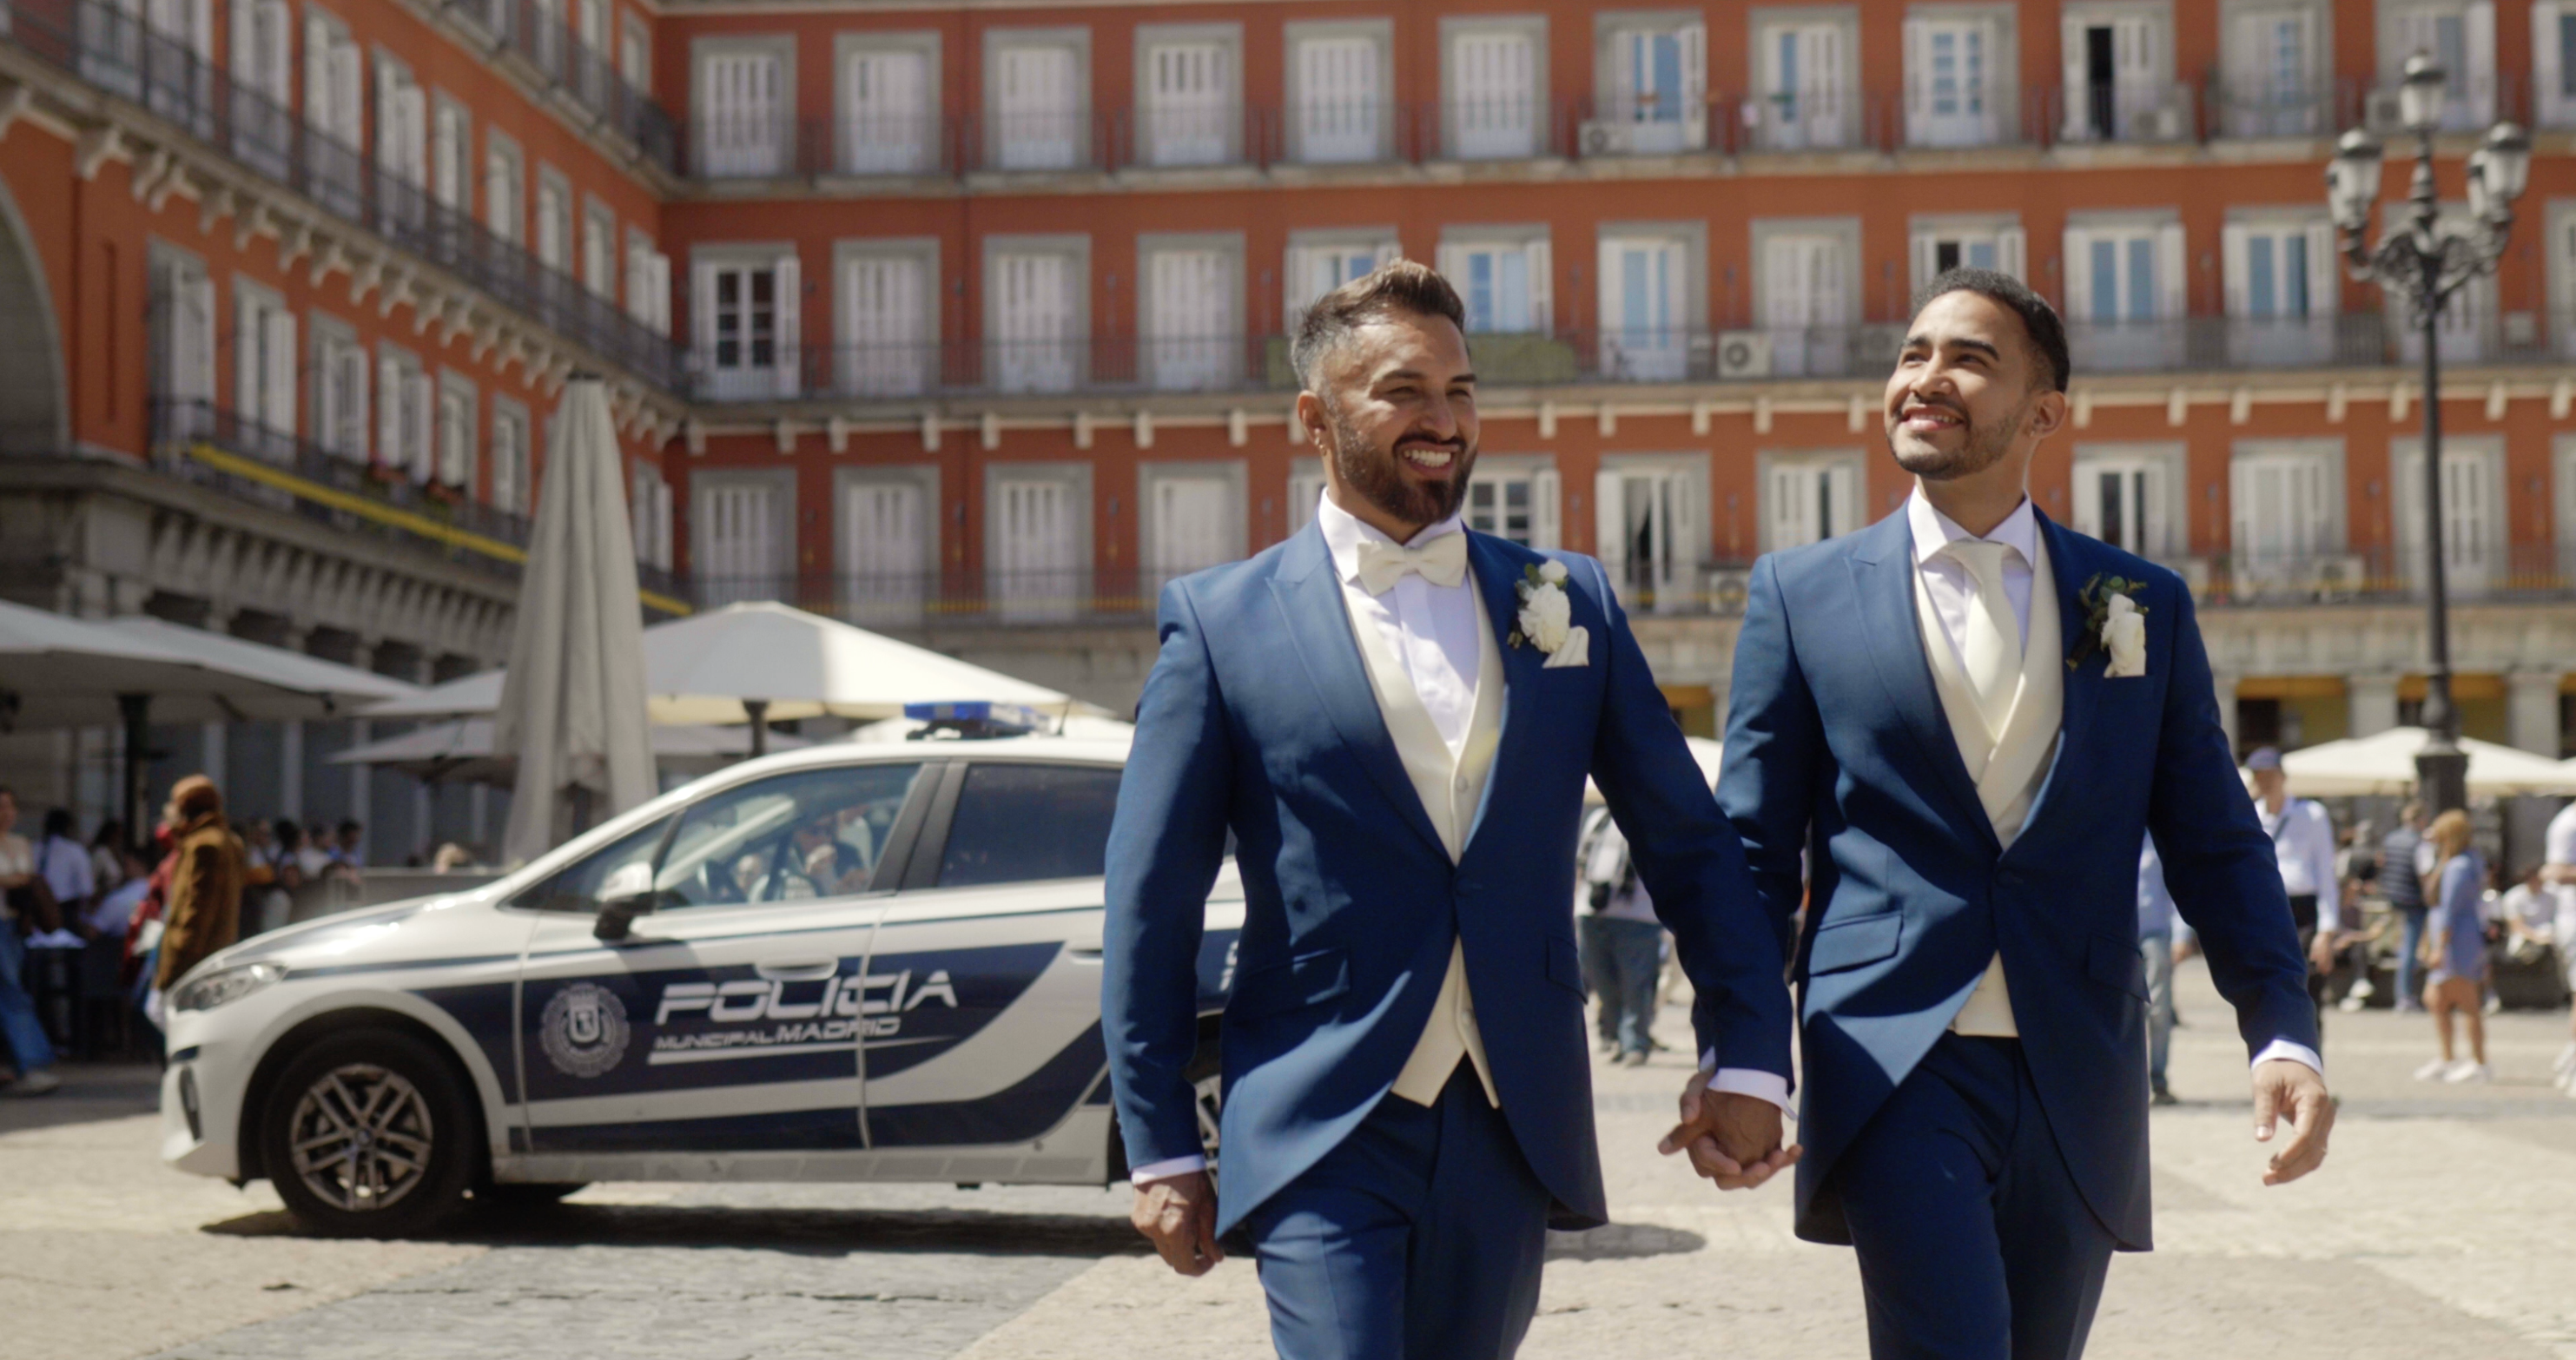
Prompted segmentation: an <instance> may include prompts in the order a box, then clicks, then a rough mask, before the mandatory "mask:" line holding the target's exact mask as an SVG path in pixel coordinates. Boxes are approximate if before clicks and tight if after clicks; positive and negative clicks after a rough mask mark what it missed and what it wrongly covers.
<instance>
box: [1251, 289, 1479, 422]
mask: <svg viewBox="0 0 2576 1360" xmlns="http://www.w3.org/2000/svg"><path fill="white" fill-rule="evenodd" d="M1407 315H1409V316H1441V317H1447V318H1448V319H1449V323H1450V324H1451V325H1453V326H1456V327H1457V328H1458V329H1459V330H1461V331H1464V330H1465V329H1467V305H1466V304H1465V303H1463V302H1460V301H1459V300H1458V290H1457V289H1455V288H1452V287H1450V286H1449V280H1447V279H1444V278H1442V277H1440V271H1438V270H1436V269H1433V268H1432V267H1431V266H1429V265H1427V264H1422V263H1419V262H1417V261H1413V260H1389V261H1387V262H1386V263H1384V264H1382V265H1379V266H1378V267H1377V268H1375V269H1373V270H1370V271H1369V272H1368V273H1366V274H1363V275H1361V276H1360V277H1358V278H1356V279H1353V280H1351V281H1350V282H1348V283H1346V284H1343V285H1342V286H1341V287H1339V288H1336V289H1334V290H1333V291H1331V292H1329V293H1326V294H1324V295H1323V296H1322V297H1320V298H1317V299H1316V300H1315V305H1314V306H1312V307H1309V308H1307V309H1306V315H1305V316H1304V317H1303V318H1301V319H1300V320H1299V321H1298V322H1297V337H1296V339H1295V340H1293V341H1291V342H1290V344H1289V346H1288V363H1289V366H1290V367H1292V368H1294V369H1296V370H1297V385H1298V386H1299V387H1302V388H1304V389H1305V390H1307V391H1309V392H1314V391H1317V388H1316V386H1315V366H1316V364H1317V363H1318V362H1319V361H1320V360H1321V359H1322V358H1323V357H1324V356H1325V355H1326V354H1329V353H1331V352H1332V351H1333V349H1334V348H1335V347H1337V346H1339V345H1340V344H1341V343H1342V342H1343V341H1345V340H1348V339H1349V338H1350V337H1351V335H1352V333H1353V332H1356V331H1357V330H1358V329H1359V328H1360V327H1361V326H1362V325H1364V324H1366V323H1368V322H1371V321H1375V320H1377V319H1379V318H1380V317H1386V316H1407Z"/></svg>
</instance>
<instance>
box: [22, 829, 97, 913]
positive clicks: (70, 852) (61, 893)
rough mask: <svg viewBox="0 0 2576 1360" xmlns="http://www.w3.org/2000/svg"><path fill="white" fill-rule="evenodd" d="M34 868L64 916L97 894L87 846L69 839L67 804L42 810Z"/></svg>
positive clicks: (81, 906)
mask: <svg viewBox="0 0 2576 1360" xmlns="http://www.w3.org/2000/svg"><path fill="white" fill-rule="evenodd" d="M36 872H37V873H39V874H42V875H44V879H45V885H46V886H47V887H49V888H52V889H53V891H54V901H55V902H57V903H59V904H60V905H61V907H62V909H63V915H64V916H66V917H69V916H72V915H74V914H76V913H78V912H80V911H81V910H83V909H85V908H86V907H88V905H89V899H90V898H92V897H94V896H96V895H97V894H98V880H97V879H96V877H95V876H94V875H93V874H92V871H91V869H90V863H89V849H88V847H86V846H84V845H82V844H81V843H80V842H79V841H76V840H74V839H72V814H71V810H70V809H69V808H55V809H54V810H53V811H51V812H48V813H46V814H45V839H44V842H43V844H40V845H38V846H37V847H36Z"/></svg>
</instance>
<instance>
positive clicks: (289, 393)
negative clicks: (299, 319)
mask: <svg viewBox="0 0 2576 1360" xmlns="http://www.w3.org/2000/svg"><path fill="white" fill-rule="evenodd" d="M298 370H299V359H298V356H297V353H296V348H295V314H294V313H293V312H290V311H288V310H286V305H285V303H283V302H282V301H280V300H279V299H278V297H277V295H276V294H274V293H271V292H268V291H266V290H265V289H254V288H251V287H248V286H246V285H245V286H239V287H237V290H236V292H235V295H234V301H233V413H234V415H235V416H237V417H238V418H239V419H240V421H241V423H242V424H243V425H244V426H245V427H246V428H245V429H244V430H243V431H242V432H243V433H244V434H246V435H248V436H250V437H251V438H253V439H256V440H258V441H259V443H260V445H261V449H262V451H263V452H265V453H267V454H268V456H270V457H271V458H274V459H277V460H279V461H284V460H286V459H289V458H291V457H293V456H294V453H295V375H296V373H297V372H298ZM361 428H363V427H361Z"/></svg>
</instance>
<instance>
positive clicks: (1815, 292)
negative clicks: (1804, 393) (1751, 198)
mask: <svg viewBox="0 0 2576 1360" xmlns="http://www.w3.org/2000/svg"><path fill="white" fill-rule="evenodd" d="M1756 239H1757V240H1758V241H1759V243H1760V247H1761V253H1760V259H1761V261H1762V275H1761V277H1759V278H1757V279H1756V280H1754V292H1755V294H1756V301H1757V306H1758V308H1759V310H1760V313H1761V318H1762V326H1763V329H1765V330H1768V331H1770V332H1771V371H1772V372H1773V373H1775V374H1780V375H1784V376H1802V375H1806V374H1811V373H1813V374H1826V375H1833V374H1839V373H1841V372H1842V371H1843V370H1844V369H1845V368H1847V367H1848V366H1849V363H1850V358H1849V355H1850V340H1851V333H1850V329H1849V328H1850V327H1851V325H1852V324H1853V322H1854V320H1855V318H1856V315H1857V310H1858V309H1857V307H1856V305H1855V298H1854V294H1855V293H1856V292H1857V289H1856V288H1855V286H1854V284H1855V282H1856V281H1855V280H1854V278H1853V277H1852V275H1853V265H1852V261H1853V255H1854V251H1853V246H1854V245H1855V244H1856V242H1855V241H1854V240H1853V239H1852V238H1851V237H1850V236H1849V235H1847V234H1846V233H1844V232H1842V231H1838V230H1801V229H1796V228H1790V229H1783V230H1776V231H1762V232H1757V236H1756Z"/></svg>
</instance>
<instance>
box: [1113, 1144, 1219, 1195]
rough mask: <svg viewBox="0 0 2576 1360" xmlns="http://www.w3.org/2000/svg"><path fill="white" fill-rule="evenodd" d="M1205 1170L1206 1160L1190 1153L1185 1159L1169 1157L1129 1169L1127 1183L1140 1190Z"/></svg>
mask: <svg viewBox="0 0 2576 1360" xmlns="http://www.w3.org/2000/svg"><path fill="white" fill-rule="evenodd" d="M1205 1170H1207V1158H1206V1157H1204V1156H1201V1155H1199V1154H1197V1153H1192V1154H1190V1155H1189V1156H1187V1157H1171V1158H1166V1159H1165V1160H1163V1161H1159V1162H1148V1163H1146V1164H1145V1165H1143V1166H1139V1167H1131V1168H1129V1170H1128V1172H1127V1182H1128V1184H1130V1185H1133V1186H1136V1187H1138V1188H1139V1189H1142V1188H1143V1187H1145V1186H1147V1185H1150V1184H1152V1183H1153V1182H1155V1181H1167V1180H1170V1179H1171V1178H1173V1177H1174V1176H1186V1175H1188V1174H1190V1173H1191V1172H1193V1171H1205Z"/></svg>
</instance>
